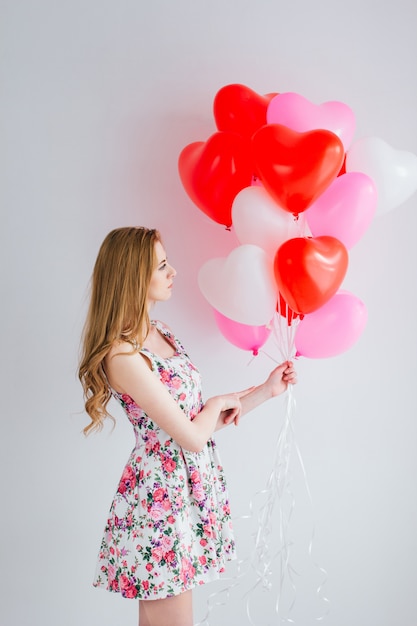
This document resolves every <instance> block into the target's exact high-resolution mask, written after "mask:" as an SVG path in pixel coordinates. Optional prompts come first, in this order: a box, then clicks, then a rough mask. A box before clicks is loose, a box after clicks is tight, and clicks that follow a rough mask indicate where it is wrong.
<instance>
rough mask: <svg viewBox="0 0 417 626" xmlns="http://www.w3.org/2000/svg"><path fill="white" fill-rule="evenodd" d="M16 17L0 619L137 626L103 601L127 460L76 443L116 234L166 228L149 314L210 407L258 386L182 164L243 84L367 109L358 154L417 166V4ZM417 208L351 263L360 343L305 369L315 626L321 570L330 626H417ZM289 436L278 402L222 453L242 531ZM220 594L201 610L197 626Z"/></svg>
mask: <svg viewBox="0 0 417 626" xmlns="http://www.w3.org/2000/svg"><path fill="white" fill-rule="evenodd" d="M0 7H1V8H0V11H1V15H0V28H1V31H2V32H1V33H0V41H1V50H2V52H1V87H2V94H1V101H2V115H1V129H2V138H1V154H2V167H1V170H0V171H1V184H0V190H1V191H0V193H1V200H2V201H1V211H2V221H1V236H2V245H1V254H2V263H1V271H2V283H3V287H2V294H3V297H2V324H1V327H2V343H1V345H2V356H3V358H2V368H3V374H2V376H1V381H2V386H3V393H2V435H1V460H2V472H1V481H2V485H1V493H2V496H3V504H2V514H1V520H0V524H1V543H2V545H1V550H0V554H1V571H0V576H1V585H0V590H1V596H2V599H1V602H0V622H1V623H2V624H4V625H5V626H34V625H35V626H107V625H108V626H110V625H112V626H113V625H115V624H117V625H120V626H121V625H126V626H128V625H129V624H136V622H137V617H136V612H137V607H136V602H133V601H128V600H123V599H120V598H118V597H117V596H114V595H112V594H108V593H105V592H103V591H98V590H95V589H93V588H92V587H91V580H92V576H93V571H94V567H95V559H96V554H97V550H98V543H99V540H100V537H101V533H102V529H103V525H104V522H105V519H106V515H107V510H108V506H109V504H110V501H111V498H112V495H113V492H114V490H115V488H116V485H117V482H118V479H119V476H120V473H121V470H122V467H123V465H124V462H125V460H126V459H127V457H128V454H129V452H130V449H131V446H132V442H133V437H132V434H131V432H130V427H129V425H128V424H127V423H126V420H124V419H123V416H121V414H120V413H119V412H118V411H117V408H116V407H114V410H115V411H116V413H117V415H118V418H121V419H118V421H117V426H116V429H115V431H114V432H113V433H111V432H110V428H106V431H105V432H104V433H103V434H101V435H98V436H91V437H89V438H88V439H85V438H84V437H83V436H82V434H81V429H82V427H83V426H84V425H85V424H86V423H87V419H86V416H85V415H84V414H83V407H82V397H81V388H80V386H79V383H78V381H77V380H76V373H75V372H76V367H77V354H78V348H79V337H80V333H81V328H82V324H83V320H84V315H85V309H86V299H87V293H88V281H89V277H90V274H91V271H92V266H93V263H94V259H95V256H96V254H97V251H98V247H99V245H100V243H101V241H102V239H103V238H104V236H105V235H106V234H107V232H108V231H109V230H110V229H112V228H114V227H117V226H124V225H139V224H143V225H147V226H155V227H158V228H160V229H161V231H162V233H163V236H164V240H165V245H166V248H167V250H168V254H169V258H170V261H171V262H172V263H173V264H174V265H175V266H176V268H177V270H178V277H177V280H176V285H175V293H174V294H173V298H172V300H171V301H170V302H169V303H167V304H166V305H164V306H165V308H163V309H161V310H158V311H157V312H156V316H158V317H160V318H162V319H164V320H165V321H166V322H168V323H169V324H170V326H172V327H173V328H174V329H175V331H176V333H177V335H178V336H179V337H180V338H181V339H182V340H183V342H184V343H185V345H186V346H187V348H188V351H189V352H190V353H191V355H192V357H193V358H194V360H195V362H196V363H197V364H198V366H199V367H200V369H201V371H202V373H203V376H204V381H205V395H206V396H209V395H212V394H215V393H220V392H222V391H230V390H235V389H240V388H244V387H246V386H248V385H249V384H252V383H257V382H260V381H261V380H263V378H264V377H265V376H266V375H267V372H268V371H269V369H270V367H271V365H272V362H271V361H270V360H269V359H268V358H267V357H266V356H264V355H260V356H258V357H257V358H256V359H255V360H253V361H252V362H250V360H251V359H250V355H249V354H248V353H245V352H243V351H241V350H239V349H237V348H234V347H233V346H231V345H230V344H228V343H227V342H226V340H224V339H223V338H222V337H221V336H220V334H219V332H218V331H217V329H216V327H215V324H214V320H213V318H212V316H211V312H210V311H209V308H208V305H207V304H206V302H205V300H204V299H203V297H202V295H201V294H200V292H199V290H198V287H197V273H198V270H199V268H200V267H201V265H202V264H203V263H204V262H205V261H206V260H207V259H209V258H211V257H213V256H218V255H223V254H226V253H227V252H228V251H229V250H231V249H232V248H233V247H234V246H235V245H236V240H235V239H234V235H233V233H228V232H226V231H225V230H224V229H223V228H222V227H220V226H218V225H216V224H214V223H213V222H210V220H208V218H206V217H205V216H204V215H203V214H202V213H201V212H200V211H199V210H198V209H196V208H195V207H194V206H193V205H192V203H191V202H190V200H189V199H188V198H187V196H186V195H185V192H184V191H183V189H182V186H181V184H180V181H179V178H178V174H177V158H178V154H179V152H180V150H181V149H182V148H183V147H184V146H185V145H186V144H187V143H190V142H191V141H196V140H205V139H206V138H207V137H208V136H209V135H210V134H211V133H212V132H214V130H215V128H214V122H213V116H212V109H211V106H212V100H213V97H214V95H215V93H216V92H217V91H218V89H219V88H220V87H222V86H223V85H226V84H230V83H236V82H237V83H243V84H246V85H248V86H250V87H251V88H252V89H254V90H255V91H257V92H258V93H268V92H273V91H276V92H284V91H295V92H297V93H300V94H302V95H304V96H305V97H306V98H308V99H310V100H311V101H312V102H315V103H321V102H324V101H327V100H341V101H342V102H345V103H346V104H348V105H349V106H350V107H351V108H352V109H353V111H354V112H355V115H356V119H357V131H356V135H355V138H359V137H361V136H364V135H376V136H379V137H381V138H383V139H384V140H385V141H387V142H388V143H389V144H391V145H392V146H393V147H396V148H399V149H404V150H409V151H412V152H414V153H417V116H416V111H417V84H416V81H415V66H416V59H417V42H416V37H415V31H416V19H417V8H416V7H417V5H416V4H415V1H414V0H396V1H395V2H394V1H393V0H387V1H386V2H384V3H376V2H375V1H371V0H360V1H359V0H353V1H351V2H344V3H340V2H333V1H331V0H323V1H322V2H309V0H293V2H286V3H284V2H279V1H278V0H257V2H253V1H249V0H210V1H208V0H207V1H205V0H176V1H172V0H165V1H163V0H153V1H152V2H147V3H145V2H141V1H140V0H120V1H119V2H114V1H112V0H87V1H86V0H83V1H81V0H71V1H69V0H61V1H60V2H56V1H55V0H37V2H33V1H31V0H2V2H1V4H0ZM416 201H417V197H416V196H414V197H413V198H411V199H410V200H409V201H407V202H406V203H405V204H403V205H402V206H401V207H398V208H397V209H395V210H394V211H391V212H390V213H388V214H386V215H385V216H381V217H378V218H376V219H375V220H374V222H373V224H372V225H371V227H370V229H369V230H368V232H367V233H366V235H365V236H364V237H363V238H362V240H361V241H360V242H359V243H358V244H357V246H355V248H353V249H352V250H351V252H350V265H349V270H348V274H347V277H346V279H345V282H344V285H343V286H344V287H345V288H347V289H349V290H351V291H352V292H353V293H355V294H356V295H357V296H359V297H360V298H361V299H363V300H364V301H365V303H366V305H367V308H368V312H369V322H368V326H367V328H366V331H365V333H364V334H363V335H362V337H361V339H360V340H359V342H358V343H357V344H356V346H355V347H354V348H353V349H351V350H350V351H349V352H346V353H345V354H343V355H340V356H338V357H336V358H332V359H323V360H308V359H300V360H299V361H298V370H299V375H300V383H299V385H298V386H297V388H296V399H297V409H296V416H295V420H294V423H295V429H296V439H297V443H298V445H299V448H300V451H301V454H302V457H303V460H304V463H305V468H306V474H307V478H308V483H309V485H310V489H311V495H312V501H313V506H312V507H311V505H310V502H309V499H308V497H307V493H306V485H305V480H304V477H303V474H302V471H301V469H300V466H299V464H298V463H297V461H296V458H295V457H294V462H293V476H292V484H291V486H292V491H293V497H294V504H295V513H294V518H293V521H292V522H291V539H292V541H293V544H294V558H295V560H296V563H295V567H296V569H297V571H298V575H297V576H296V577H295V579H294V580H295V587H296V589H295V591H296V602H295V605H294V609H293V611H292V613H291V616H292V617H293V618H294V619H295V622H296V623H297V624H300V625H302V626H310V625H312V624H315V623H317V622H316V621H315V618H316V617H317V616H320V615H323V613H324V612H325V611H326V609H327V605H325V604H324V603H323V602H321V601H320V600H319V597H318V595H317V593H316V588H317V585H318V584H320V582H321V580H322V577H321V576H320V572H319V570H318V569H317V567H316V566H315V565H314V562H315V561H316V562H317V563H318V564H319V565H320V566H321V567H323V568H325V569H326V571H327V582H326V584H325V588H324V591H325V595H326V596H327V597H328V599H329V600H330V604H329V611H330V612H329V614H328V616H327V618H326V619H325V620H324V622H322V623H327V624H329V625H330V626H352V625H353V624H354V625H355V626H396V625H397V624H401V625H402V626H414V625H415V615H416V610H417V605H416V594H415V589H414V587H415V559H416V556H417V550H416V547H417V546H416V532H415V529H416V527H417V510H416V498H415V492H416V484H415V476H416V471H417V467H416V454H415V447H416V419H415V418H416V413H417V411H416V399H415V382H414V376H415V347H416V326H415V309H416V288H415V284H416V282H415V267H416V249H417V247H416V245H415V231H416V225H417V218H416V214H415V204H416ZM272 350H273V348H272V347H271V348H270V351H272ZM249 362H250V364H249ZM283 416H284V404H283V401H282V400H280V399H278V400H276V401H271V402H270V403H269V404H268V405H265V406H264V407H262V408H261V409H258V410H257V411H256V412H255V413H254V414H253V415H252V416H251V417H248V418H247V419H246V420H245V421H244V423H243V424H242V426H241V427H240V428H239V429H232V428H231V429H229V430H227V431H223V432H222V433H219V434H218V436H217V441H218V444H219V447H220V449H221V453H222V458H223V462H224V465H225V467H226V470H227V473H228V476H229V488H230V492H231V500H232V505H233V511H234V515H235V517H236V518H241V517H242V516H245V515H249V514H250V511H249V503H250V500H251V498H255V500H256V497H259V496H255V494H256V493H257V492H259V491H261V490H262V489H263V488H264V487H265V484H266V481H267V479H268V476H269V472H270V470H271V464H272V455H273V451H274V445H275V441H276V438H277V436H278V433H279V430H280V427H281V425H282V422H283ZM249 516H250V515H249ZM254 529H256V519H254V518H252V519H246V520H244V519H236V530H237V534H238V541H239V548H240V554H241V556H242V558H244V557H245V556H246V555H247V554H249V553H250V548H251V546H252V544H253V537H252V533H253V531H254ZM313 530H315V537H314V541H313V556H314V562H313V559H312V558H310V557H309V554H308V547H309V542H310V539H311V537H312V533H313ZM229 573H230V574H231V575H232V576H233V575H234V574H235V570H234V569H233V568H230V572H229ZM248 576H249V577H248V578H245V579H244V580H242V582H241V584H240V585H239V586H238V587H236V588H234V589H233V590H232V593H231V597H230V600H229V602H228V603H226V605H225V606H223V607H218V608H215V609H213V611H212V614H211V616H210V621H209V623H210V626H223V625H224V624H231V625H232V626H234V625H235V624H236V625H237V624H239V625H240V624H242V625H243V624H245V623H249V622H248V621H247V619H246V616H245V602H244V600H243V592H244V590H246V589H248V588H250V586H251V584H253V582H254V580H255V579H254V578H253V577H252V579H251V577H250V576H251V575H248ZM217 589H218V587H216V585H214V586H207V587H206V588H202V589H199V590H198V593H197V595H196V602H195V609H196V620H197V619H201V618H202V616H203V615H204V612H205V608H206V599H207V596H208V594H209V593H211V592H212V591H216V590H217ZM275 591H276V589H275ZM275 591H274V590H273V591H272V592H271V593H269V594H268V593H265V594H263V596H262V601H261V602H259V604H258V605H257V606H256V608H255V617H256V623H257V624H259V625H260V626H267V625H269V624H278V623H280V622H279V619H278V616H277V615H276V614H275V613H274V610H273V602H274V593H275ZM216 599H217V600H219V599H220V596H217V598H216ZM221 599H223V598H221Z"/></svg>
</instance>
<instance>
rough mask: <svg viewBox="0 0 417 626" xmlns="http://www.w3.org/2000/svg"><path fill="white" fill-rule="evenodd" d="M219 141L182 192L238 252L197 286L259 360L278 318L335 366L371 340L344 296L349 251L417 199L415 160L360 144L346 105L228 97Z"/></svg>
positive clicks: (183, 174)
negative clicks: (378, 220)
mask: <svg viewBox="0 0 417 626" xmlns="http://www.w3.org/2000/svg"><path fill="white" fill-rule="evenodd" d="M213 113H214V120H215V124H216V127H217V131H216V132H215V133H214V134H213V135H211V136H210V137H209V138H208V139H207V140H206V141H197V142H194V143H191V144H189V145H187V146H186V147H185V148H184V149H183V150H182V151H181V153H180V155H179V161H178V167H179V174H180V178H181V181H182V184H183V186H184V188H185V190H186V192H187V194H188V195H189V197H190V198H191V200H192V201H193V202H194V204H195V205H196V206H197V207H198V208H199V209H200V210H201V211H203V212H204V213H205V214H206V215H207V216H208V217H209V218H211V219H212V220H214V221H215V222H217V223H218V224H222V225H224V226H225V227H226V228H228V229H231V228H232V226H233V229H234V232H235V234H236V237H237V240H238V243H239V245H238V246H237V247H236V248H235V249H233V250H232V252H231V253H230V255H229V256H228V257H227V258H214V259H211V260H209V261H208V262H206V263H205V264H204V265H203V267H202V268H201V269H200V272H199V277H198V283H199V287H200V289H201V291H202V293H203V295H204V297H205V298H206V300H207V301H208V302H209V304H210V305H211V306H212V307H213V309H214V313H215V319H216V323H217V325H218V327H219V330H220V331H221V333H222V334H223V335H224V336H225V337H226V338H227V339H228V340H229V341H230V342H231V343H233V344H234V345H236V346H238V347H240V348H242V349H245V350H251V351H252V352H253V353H254V354H257V352H258V350H259V348H260V347H261V346H263V345H264V343H265V342H266V341H267V339H268V337H269V335H270V332H271V327H272V321H273V320H274V319H275V318H276V317H277V316H279V318H280V319H282V318H285V319H286V321H287V324H288V325H289V326H291V325H295V324H296V330H295V337H294V341H295V348H296V352H297V354H298V355H302V356H306V357H310V358H324V357H330V356H335V355H337V354H340V353H342V352H344V351H346V350H347V349H349V348H350V347H351V346H352V345H353V344H354V343H355V342H356V341H357V339H358V338H359V336H360V335H361V334H362V332H363V330H364V328H365V325H366V321H367V310H366V307H365V304H364V303H363V302H362V301H361V300H360V299H359V298H357V297H356V296H355V295H354V294H352V293H349V292H348V291H346V290H343V289H341V285H342V282H343V280H344V277H345V275H346V272H347V268H348V254H349V252H348V251H349V250H350V249H351V248H352V246H354V245H355V244H356V243H357V242H358V240H359V239H360V238H361V237H362V236H363V235H364V233H365V232H366V230H367V228H368V227H369V225H370V223H371V221H372V219H373V218H374V216H375V214H377V213H379V214H382V213H385V212H387V211H390V210H391V209H393V208H395V207H397V206H399V205H400V204H402V203H403V202H404V201H405V200H407V199H408V198H409V197H410V196H411V195H412V194H413V193H414V192H415V191H416V189H417V156H416V155H415V154H412V153H410V152H406V151H401V150H396V149H394V148H392V147H390V146H389V145H388V144H387V143H386V142H385V141H383V140H382V139H379V138H377V137H368V138H362V139H359V140H358V141H356V142H355V143H353V144H352V140H353V136H354V132H355V117H354V114H353V112H352V110H351V109H350V108H349V107H348V106H347V105H346V104H343V103H342V102H337V101H331V102H325V103H324V104H320V105H315V104H313V103H311V102H310V101H309V100H307V99H306V98H304V97H303V96H301V95H298V94H296V93H278V94H277V93H271V94H267V95H259V94H257V93H256V92H254V91H253V90H251V89H250V88H248V87H246V86H245V85H240V84H231V85H226V86H225V87H222V88H221V89H220V90H219V91H218V93H217V94H216V96H215V98H214V102H213Z"/></svg>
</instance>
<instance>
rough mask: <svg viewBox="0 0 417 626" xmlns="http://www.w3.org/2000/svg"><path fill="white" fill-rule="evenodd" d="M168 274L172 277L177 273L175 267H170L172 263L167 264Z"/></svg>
mask: <svg viewBox="0 0 417 626" xmlns="http://www.w3.org/2000/svg"><path fill="white" fill-rule="evenodd" d="M169 274H170V276H172V278H174V276H176V275H177V270H176V269H175V267H172V265H170V266H169Z"/></svg>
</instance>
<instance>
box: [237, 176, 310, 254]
mask: <svg viewBox="0 0 417 626" xmlns="http://www.w3.org/2000/svg"><path fill="white" fill-rule="evenodd" d="M232 219H233V226H234V230H235V233H236V237H237V238H238V240H239V243H241V244H245V243H251V244H254V245H255V246H259V247H260V248H262V249H263V250H265V252H266V253H267V255H268V256H269V257H270V259H271V263H272V262H273V260H274V257H275V253H276V251H277V250H278V248H279V247H280V245H281V244H282V243H284V241H287V239H292V238H293V237H298V236H300V234H303V233H301V232H300V229H301V224H300V221H302V220H298V221H297V220H295V219H294V216H293V215H292V214H291V213H288V211H285V210H284V209H282V208H281V207H280V206H279V204H277V202H275V200H274V199H273V198H272V196H270V195H269V193H268V192H267V191H266V189H264V188H263V187H261V186H252V187H246V188H245V189H242V191H240V192H239V193H238V194H237V196H236V198H235V199H234V201H233V205H232Z"/></svg>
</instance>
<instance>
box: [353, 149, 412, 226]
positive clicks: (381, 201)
mask: <svg viewBox="0 0 417 626" xmlns="http://www.w3.org/2000/svg"><path fill="white" fill-rule="evenodd" d="M346 171H347V172H363V173H364V174H367V175H368V176H369V177H370V178H372V180H373V181H374V183H375V186H376V188H377V191H378V204H377V210H376V212H377V214H379V215H381V214H383V213H387V212H388V211H391V210H392V209H395V208H396V207H398V206H399V205H400V204H402V203H403V202H405V201H406V200H408V198H409V197H410V196H412V195H413V193H414V192H415V191H416V190H417V156H416V155H415V154H413V153H412V152H407V151H405V150H396V149H395V148H392V147H391V146H390V145H389V144H388V143H386V142H385V141H384V140H383V139H380V138H379V137H363V138H362V139H359V140H358V141H356V142H355V143H354V144H353V145H352V147H351V148H350V150H349V151H348V152H347V154H346Z"/></svg>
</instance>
